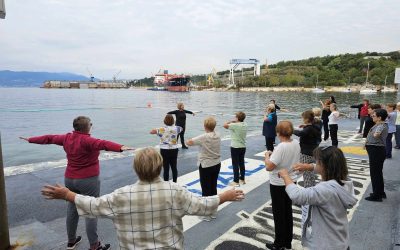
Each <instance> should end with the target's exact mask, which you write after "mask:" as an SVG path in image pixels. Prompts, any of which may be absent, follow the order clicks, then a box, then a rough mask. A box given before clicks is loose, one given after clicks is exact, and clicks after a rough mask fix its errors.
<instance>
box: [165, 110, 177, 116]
mask: <svg viewBox="0 0 400 250" xmlns="http://www.w3.org/2000/svg"><path fill="white" fill-rule="evenodd" d="M177 111H178V110H173V111H169V112H168V113H167V114H169V115H176V112H177Z"/></svg>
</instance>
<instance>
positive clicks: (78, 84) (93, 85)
mask: <svg viewBox="0 0 400 250" xmlns="http://www.w3.org/2000/svg"><path fill="white" fill-rule="evenodd" d="M42 88H45V89H125V88H128V85H127V84H126V82H124V81H115V82H110V81H99V82H91V81H59V80H49V81H45V82H44V83H43V86H42Z"/></svg>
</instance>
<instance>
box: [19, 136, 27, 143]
mask: <svg viewBox="0 0 400 250" xmlns="http://www.w3.org/2000/svg"><path fill="white" fill-rule="evenodd" d="M19 139H21V140H24V141H27V142H29V138H27V137H22V136H20V137H19Z"/></svg>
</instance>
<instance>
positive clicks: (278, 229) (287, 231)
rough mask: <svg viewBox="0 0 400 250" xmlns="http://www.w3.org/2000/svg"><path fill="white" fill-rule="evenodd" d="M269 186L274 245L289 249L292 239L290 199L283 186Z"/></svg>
mask: <svg viewBox="0 0 400 250" xmlns="http://www.w3.org/2000/svg"><path fill="white" fill-rule="evenodd" d="M269 186H270V187H269V190H270V193H271V200H272V214H273V215H274V225H275V241H274V245H275V246H277V247H285V248H289V249H291V248H292V239H293V213H292V200H291V199H290V198H289V196H288V195H287V193H286V191H285V186H275V185H272V184H270V185H269Z"/></svg>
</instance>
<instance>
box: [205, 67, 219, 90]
mask: <svg viewBox="0 0 400 250" xmlns="http://www.w3.org/2000/svg"><path fill="white" fill-rule="evenodd" d="M216 75H217V71H216V70H215V68H213V69H212V70H211V73H210V74H209V75H208V77H207V83H208V86H213V85H214V76H216Z"/></svg>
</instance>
